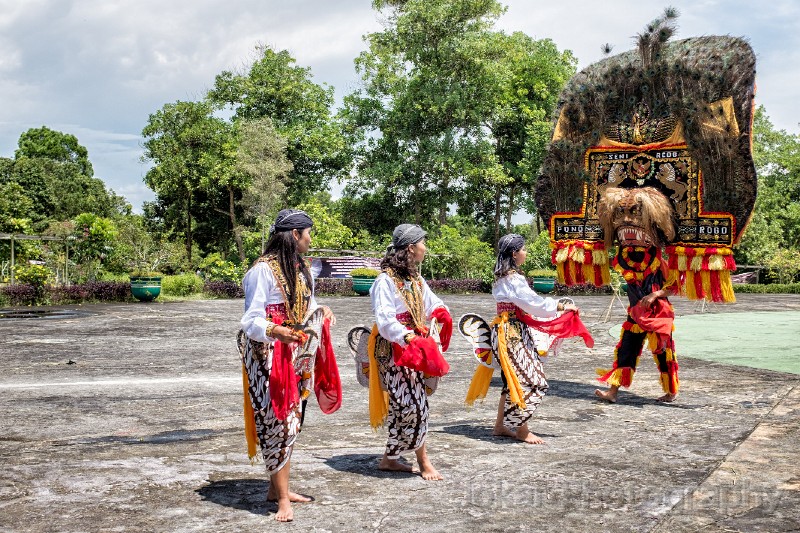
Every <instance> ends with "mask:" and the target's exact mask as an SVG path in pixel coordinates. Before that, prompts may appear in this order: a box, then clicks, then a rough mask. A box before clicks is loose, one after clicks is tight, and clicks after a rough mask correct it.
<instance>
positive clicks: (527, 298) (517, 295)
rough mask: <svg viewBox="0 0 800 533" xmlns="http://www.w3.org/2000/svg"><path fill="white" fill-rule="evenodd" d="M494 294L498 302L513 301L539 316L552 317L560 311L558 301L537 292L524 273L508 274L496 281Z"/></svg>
mask: <svg viewBox="0 0 800 533" xmlns="http://www.w3.org/2000/svg"><path fill="white" fill-rule="evenodd" d="M492 296H494V299H495V301H496V302H498V303H500V302H508V303H513V304H514V305H516V306H517V307H519V308H520V309H522V310H523V311H525V312H526V313H528V314H529V315H532V316H535V317H537V318H552V317H554V316H556V314H557V313H558V301H557V300H554V299H553V298H550V297H542V296H539V295H538V294H536V292H535V291H534V290H533V289H531V288H530V286H529V285H528V282H527V281H526V280H525V277H524V276H523V275H522V274H518V273H512V274H508V275H506V276H503V277H502V278H500V279H498V280H497V281H495V282H494V285H492Z"/></svg>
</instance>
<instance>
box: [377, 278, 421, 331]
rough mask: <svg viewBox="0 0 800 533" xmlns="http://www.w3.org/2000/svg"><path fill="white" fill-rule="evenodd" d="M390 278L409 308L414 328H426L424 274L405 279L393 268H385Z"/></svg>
mask: <svg viewBox="0 0 800 533" xmlns="http://www.w3.org/2000/svg"><path fill="white" fill-rule="evenodd" d="M384 272H386V274H388V275H389V278H390V279H391V280H392V281H393V282H394V284H395V287H396V288H397V293H398V294H399V295H400V299H401V300H403V303H404V304H405V305H406V308H408V313H409V314H410V315H411V320H412V322H413V323H414V329H420V330H422V329H423V328H425V302H424V299H423V291H422V276H419V275H417V277H416V279H413V280H410V279H403V278H401V277H400V276H398V275H397V274H396V273H395V271H394V270H393V269H391V268H386V269H384Z"/></svg>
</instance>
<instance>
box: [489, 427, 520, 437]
mask: <svg viewBox="0 0 800 533" xmlns="http://www.w3.org/2000/svg"><path fill="white" fill-rule="evenodd" d="M492 435H494V436H495V437H511V438H512V439H516V438H517V433H516V432H515V431H513V430H510V429H508V428H507V427H505V426H495V427H494V431H492Z"/></svg>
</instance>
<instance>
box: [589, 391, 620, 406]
mask: <svg viewBox="0 0 800 533" xmlns="http://www.w3.org/2000/svg"><path fill="white" fill-rule="evenodd" d="M594 395H595V396H597V397H598V398H600V399H601V400H605V401H607V402H609V403H617V391H616V390H614V389H608V390H607V391H602V390H600V389H595V391H594Z"/></svg>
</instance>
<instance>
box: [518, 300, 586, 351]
mask: <svg viewBox="0 0 800 533" xmlns="http://www.w3.org/2000/svg"><path fill="white" fill-rule="evenodd" d="M516 314H517V318H518V319H519V321H520V322H522V323H523V324H525V325H526V326H530V327H532V328H533V329H535V330H538V331H541V332H542V333H546V334H548V335H553V336H554V337H556V338H558V339H566V338H568V337H581V338H582V339H583V342H584V343H585V344H586V346H587V347H588V348H591V347H593V346H594V338H592V334H591V333H589V330H588V329H586V326H585V325H584V324H583V321H582V320H581V318H580V316H579V314H578V312H577V311H572V310H570V311H567V312H565V313H563V314H562V315H561V316H559V317H556V318H554V319H553V320H536V319H535V318H533V317H532V316H531V315H529V314H528V313H526V312H525V311H523V310H522V309H520V308H519V307H517V311H516Z"/></svg>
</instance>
